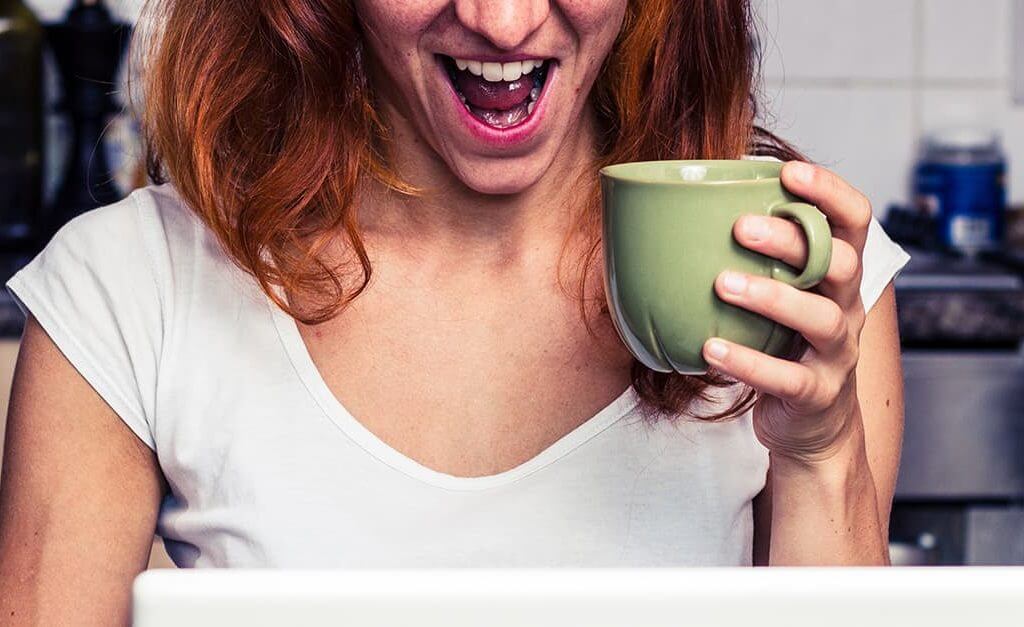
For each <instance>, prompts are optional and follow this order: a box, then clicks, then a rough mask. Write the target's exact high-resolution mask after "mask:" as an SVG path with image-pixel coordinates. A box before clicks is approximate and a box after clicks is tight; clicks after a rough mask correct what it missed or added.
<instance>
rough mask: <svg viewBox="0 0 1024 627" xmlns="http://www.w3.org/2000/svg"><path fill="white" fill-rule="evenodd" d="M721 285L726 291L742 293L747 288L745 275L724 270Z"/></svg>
mask: <svg viewBox="0 0 1024 627" xmlns="http://www.w3.org/2000/svg"><path fill="white" fill-rule="evenodd" d="M722 286H723V287H724V288H725V291H727V292H731V293H733V294H742V293H743V292H744V291H746V289H747V277H745V276H743V275H742V274H740V273H738V272H726V273H725V276H724V277H722Z"/></svg>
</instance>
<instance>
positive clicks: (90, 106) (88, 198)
mask: <svg viewBox="0 0 1024 627" xmlns="http://www.w3.org/2000/svg"><path fill="white" fill-rule="evenodd" d="M46 33H47V38H48V41H49V44H50V47H51V48H52V50H53V53H54V58H55V59H56V61H57V68H58V70H59V72H60V75H61V86H62V91H63V98H62V99H61V101H60V103H59V105H58V108H57V109H58V111H59V112H60V113H62V114H64V115H66V116H67V118H68V119H69V121H70V124H71V137H70V144H71V147H70V150H69V151H68V155H67V159H66V162H65V163H66V165H65V167H64V171H63V172H62V173H61V176H60V183H59V184H58V186H57V192H56V195H55V198H54V201H53V206H52V207H50V208H49V209H48V211H47V216H46V221H45V222H46V223H45V225H44V227H43V236H44V237H48V236H49V235H52V234H53V233H54V232H55V231H56V230H57V229H59V228H60V227H61V226H62V225H63V224H64V223H65V222H67V221H68V220H70V219H71V218H73V217H75V216H76V215H78V214H80V213H82V212H84V211H88V210H89V209H93V208H95V207H99V206H102V205H107V204H110V203H113V202H115V201H117V200H120V199H121V198H122V197H123V195H124V194H123V193H122V192H121V190H120V189H118V187H117V184H116V183H115V181H114V177H113V173H112V172H111V168H110V165H109V162H108V160H107V154H106V150H104V139H103V131H104V129H105V128H106V125H107V123H108V122H109V119H110V116H111V115H113V114H115V113H117V112H118V110H119V107H118V106H117V105H116V103H115V102H114V99H113V97H112V92H113V90H114V85H115V83H114V80H115V77H116V75H117V70H118V67H119V66H120V64H121V58H122V56H123V54H124V50H125V48H126V45H127V43H128V40H129V39H130V37H131V29H130V28H129V27H128V25H127V24H123V23H120V22H117V21H115V20H114V19H113V18H112V17H111V15H110V12H109V11H108V10H107V7H106V6H105V5H104V3H103V2H102V0H75V2H74V4H73V5H72V6H71V8H70V9H69V10H68V13H67V17H66V19H65V20H64V21H63V22H60V23H57V24H51V25H49V26H47V28H46Z"/></svg>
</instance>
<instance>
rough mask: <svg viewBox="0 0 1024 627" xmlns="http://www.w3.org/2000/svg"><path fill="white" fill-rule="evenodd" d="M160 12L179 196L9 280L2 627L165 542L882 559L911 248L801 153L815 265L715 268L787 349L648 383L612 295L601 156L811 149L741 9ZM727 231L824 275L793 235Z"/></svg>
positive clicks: (156, 141) (304, 6)
mask: <svg viewBox="0 0 1024 627" xmlns="http://www.w3.org/2000/svg"><path fill="white" fill-rule="evenodd" d="M160 10H161V14H160V18H159V19H158V20H154V21H153V22H152V23H154V24H159V25H160V28H159V32H158V33H156V36H154V37H152V38H149V39H147V41H148V42H149V45H150V46H151V48H150V49H149V50H150V52H149V56H147V57H146V58H147V61H148V67H147V68H146V72H145V76H146V92H145V95H146V114H145V129H146V133H147V139H148V141H149V148H150V151H151V157H152V174H153V176H154V179H155V180H157V181H167V182H166V183H164V184H160V185H152V186H150V187H147V188H145V189H142V190H138V191H136V192H135V193H133V194H132V195H131V196H130V197H129V198H128V199H126V200H123V201H121V202H119V203H117V204H115V205H111V206H108V207H105V208H102V209H99V210H97V211H94V212H91V213H88V214H86V215H84V216H81V217H79V218H77V219H75V220H74V221H72V222H71V223H70V224H68V225H67V226H66V227H65V228H64V229H63V230H62V231H61V232H60V233H59V234H58V235H57V236H56V237H55V238H54V240H53V241H52V242H51V243H50V244H49V246H48V247H47V248H46V250H45V251H44V252H43V253H42V254H41V255H40V256H39V257H38V258H37V259H36V260H35V261H34V262H33V263H32V264H30V265H29V266H28V267H27V268H26V269H24V270H23V271H21V272H20V273H19V274H18V275H17V276H16V277H14V278H13V279H12V280H11V282H10V283H9V284H8V285H9V287H10V289H11V290H12V292H13V293H14V294H15V295H16V296H17V298H18V299H19V302H20V303H21V304H22V306H23V307H24V308H25V310H26V312H27V313H28V314H30V317H29V319H28V325H27V327H26V331H25V336H24V343H23V345H22V350H21V354H20V357H19V362H18V366H17V376H16V382H15V385H14V392H13V400H12V409H11V414H10V426H9V427H8V449H7V459H6V465H5V469H4V482H5V485H4V489H3V503H2V507H3V518H2V544H0V550H2V558H3V559H2V564H3V566H2V569H3V571H2V572H3V575H2V576H3V588H4V590H5V594H4V595H3V597H4V598H3V600H2V601H0V605H2V606H3V611H4V616H7V615H17V616H23V617H24V616H36V617H42V618H43V622H61V619H62V618H63V617H66V616H69V615H74V616H75V618H76V619H83V617H88V618H95V619H97V620H100V621H102V620H109V618H110V617H111V616H124V615H125V612H126V607H127V604H128V592H127V591H128V586H129V582H130V581H131V579H132V577H133V576H134V575H135V574H136V573H137V572H139V570H140V569H142V568H143V567H144V565H145V562H146V557H147V554H148V547H149V545H150V539H151V537H152V534H153V531H154V528H156V530H157V531H158V532H159V534H160V535H161V536H162V537H163V538H164V541H165V543H166V545H167V547H168V550H169V552H170V554H171V556H172V557H173V558H174V559H175V561H176V562H177V563H178V564H179V565H182V566H339V567H361V566H520V565H528V566H613V565H614V566H650V565H687V564H718V565H729V564H732V565H743V564H751V563H759V564H812V563H814V564H820V563H826V564H883V563H885V562H886V559H887V558H886V536H887V526H886V525H887V519H888V515H889V508H890V502H891V498H892V494H893V484H894V481H895V472H896V466H897V459H898V456H899V440H900V430H901V421H902V418H901V389H900V383H899V382H900V371H899V361H898V338H897V334H896V327H895V321H894V304H893V293H892V288H891V286H890V285H889V283H890V279H891V278H892V276H893V275H894V274H895V273H896V272H897V271H898V270H899V268H900V267H901V266H902V264H903V263H904V262H905V260H906V256H905V254H904V253H903V252H902V251H901V250H900V249H899V248H898V247H897V246H895V245H894V244H892V243H891V242H890V241H889V240H888V239H887V238H886V237H885V235H884V233H883V232H882V231H881V230H880V229H879V227H878V226H877V224H876V223H874V222H872V221H871V212H870V207H869V205H868V203H867V201H866V200H865V198H864V196H863V195H861V194H860V193H859V192H857V191H856V190H855V189H853V188H852V187H851V186H849V185H848V184H847V183H845V182H844V181H843V180H842V179H840V178H839V177H837V176H836V175H834V174H832V173H830V172H828V171H826V170H823V169H820V168H817V167H812V166H810V165H807V164H804V163H799V162H794V163H790V164H788V165H787V166H786V168H785V170H784V177H783V180H784V183H785V185H786V186H787V187H788V188H789V189H790V190H791V191H792V192H793V193H795V194H797V195H799V196H802V197H804V198H806V199H808V200H809V201H811V202H814V203H815V204H817V205H818V206H820V207H821V209H822V211H824V212H825V213H826V214H827V215H828V217H829V219H830V221H831V223H832V226H833V230H834V233H835V242H834V245H835V254H834V260H833V262H832V266H831V268H830V270H829V274H828V277H827V279H826V281H825V282H824V283H823V284H822V285H821V286H820V287H819V289H817V290H816V291H814V292H798V291H795V290H792V289H789V288H787V287H786V286H784V285H782V284H781V283H777V282H774V281H771V280H767V279H761V278H756V277H746V276H742V275H736V274H731V273H724V274H723V275H722V276H721V277H720V279H719V281H718V283H717V284H716V290H717V292H718V294H719V296H720V297H721V298H723V299H724V300H726V301H727V302H729V303H733V304H735V305H737V306H739V307H744V308H747V309H749V310H751V311H755V312H758V313H761V314H764V315H766V316H768V317H770V318H773V319H775V320H777V321H779V322H781V323H783V324H786V325H789V326H791V327H793V328H795V329H796V330H797V331H799V332H800V334H801V335H802V336H803V337H804V338H805V339H806V340H807V349H806V351H804V352H802V354H801V355H799V356H798V357H797V358H794V359H791V360H785V359H774V358H770V357H768V356H767V355H764V354H761V353H758V352H756V351H752V350H749V349H744V348H742V347H739V346H734V345H731V344H728V343H726V342H722V341H718V340H712V341H711V342H709V343H708V345H707V346H706V347H705V355H706V357H707V359H708V360H709V361H710V362H711V363H712V364H713V365H714V367H715V371H716V373H715V374H714V375H713V376H709V377H702V378H694V377H683V376H667V375H662V374H658V373H654V372H650V371H646V370H644V369H643V368H642V367H640V366H639V365H638V364H636V363H634V361H633V359H632V358H631V356H630V355H629V354H628V353H627V352H626V349H625V348H624V347H623V346H622V344H621V342H620V341H619V340H618V339H617V337H616V336H615V333H614V330H613V327H612V326H611V325H610V323H609V320H608V316H607V310H606V309H603V308H602V307H601V305H602V303H603V302H604V296H603V293H602V291H601V276H600V266H599V264H598V263H597V262H598V261H599V259H598V258H597V257H598V255H596V254H595V251H597V250H599V242H600V240H599V239H597V238H598V237H599V233H598V231H597V227H598V226H599V218H598V217H597V215H598V214H597V213H596V211H595V209H596V207H597V204H596V201H597V197H596V188H595V178H596V171H597V169H598V168H599V167H600V166H601V165H603V164H606V163H614V162H623V161H635V160H643V159H663V158H697V157H702V158H738V157H740V156H742V155H744V154H745V153H757V154H761V155H769V156H776V157H782V158H788V159H793V158H795V157H796V155H795V154H794V153H793V152H792V151H791V150H790V149H788V148H787V147H786V146H785V144H783V143H781V142H779V141H777V140H775V139H774V138H773V137H771V136H770V135H768V134H767V133H765V132H763V131H760V130H759V129H757V128H756V127H755V126H754V123H753V120H754V115H755V111H754V106H753V103H752V98H751V93H752V86H753V85H754V77H753V75H754V69H755V59H754V57H753V50H752V48H751V45H752V44H751V40H752V38H751V34H752V33H751V28H750V27H751V20H750V9H749V6H748V3H747V2H746V1H744V0H690V1H688V2H685V3H676V2H674V1H673V0H636V1H632V0H573V1H569V0H554V1H548V0H522V1H519V2H512V1H504V2H502V1H498V0H419V1H418V2H406V1H404V0H354V2H351V3H349V2H343V1H340V0H262V1H261V2H221V1H217V0H203V1H196V0H193V1H191V2H187V3H186V2H181V1H180V0H179V1H166V2H164V3H162V5H161V9H160ZM735 237H736V238H737V240H738V241H739V243H740V244H742V245H743V246H746V247H747V248H750V249H752V250H755V251H758V252H761V253H764V254H766V255H770V256H773V257H777V258H780V259H782V260H784V261H786V262H788V263H790V264H793V265H795V266H799V265H800V264H801V263H802V262H803V258H804V256H805V250H804V246H805V245H804V243H803V241H802V239H801V237H800V236H799V234H798V231H797V229H796V227H795V226H794V225H793V224H791V223H789V222H786V221H781V220H777V219H772V218H764V219H761V218H757V219H755V218H748V219H743V220H741V221H740V222H738V223H737V225H736V229H735ZM694 254H700V251H694ZM595 264H596V265H595ZM371 271H372V275H371ZM737 382H738V383H737ZM749 389H753V390H756V391H757V395H756V397H755V398H753V399H751V398H750V396H749V395H748V394H747V393H746V392H747V390H749ZM69 589H73V590H74V594H69V593H68V590H69Z"/></svg>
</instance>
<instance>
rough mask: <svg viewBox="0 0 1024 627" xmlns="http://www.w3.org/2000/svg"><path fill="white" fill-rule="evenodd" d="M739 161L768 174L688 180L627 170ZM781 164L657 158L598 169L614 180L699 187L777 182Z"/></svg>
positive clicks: (779, 176) (718, 165)
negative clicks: (754, 176)
mask: <svg viewBox="0 0 1024 627" xmlns="http://www.w3.org/2000/svg"><path fill="white" fill-rule="evenodd" d="M738 164H743V165H744V166H748V167H750V168H752V169H753V170H754V171H756V172H757V173H758V174H760V173H761V171H763V172H764V173H766V174H769V175H770V176H763V177H759V178H732V179H728V180H710V181H709V180H696V181H687V180H683V179H666V178H661V177H658V178H653V177H650V176H644V175H643V174H640V173H637V174H631V173H628V171H629V170H633V169H643V167H644V166H659V167H664V166H666V165H668V166H686V165H692V166H705V167H711V168H722V167H725V166H726V165H729V166H730V167H735V166H736V165H738ZM783 165H784V164H783V163H782V162H781V161H761V160H755V159H660V160H653V161H628V162H624V163H615V164H612V165H608V166H605V167H603V168H601V169H600V170H599V171H598V174H600V176H601V177H604V178H608V179H612V180H614V181H616V182H625V183H641V184H644V185H669V186H682V187H694V186H696V187H699V186H715V185H744V184H746V185H757V184H765V183H769V184H770V183H775V184H777V183H779V181H780V179H781V177H782V166H783Z"/></svg>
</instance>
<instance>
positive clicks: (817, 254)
mask: <svg viewBox="0 0 1024 627" xmlns="http://www.w3.org/2000/svg"><path fill="white" fill-rule="evenodd" d="M768 215H771V216H776V217H780V218H789V219H791V220H793V221H795V222H796V223H798V224H799V225H800V227H801V228H803V230H804V236H805V237H806V238H807V265H805V266H804V269H803V272H801V273H799V274H797V273H795V272H793V270H791V269H790V268H789V266H787V265H786V264H784V263H782V262H781V261H779V262H777V263H776V264H775V265H774V266H773V267H772V278H773V279H776V280H779V281H782V282H783V283H788V284H789V285H792V286H793V287H795V288H797V289H801V290H806V289H809V288H812V287H814V286H815V285H817V284H818V283H821V281H822V279H824V278H825V274H826V273H828V267H829V265H830V264H831V263H832V229H830V228H829V226H828V220H827V219H825V214H823V213H822V212H821V211H819V210H818V208H817V207H815V206H814V205H808V204H807V203H803V202H790V203H785V204H782V205H777V206H775V207H772V208H771V209H769V210H768Z"/></svg>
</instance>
